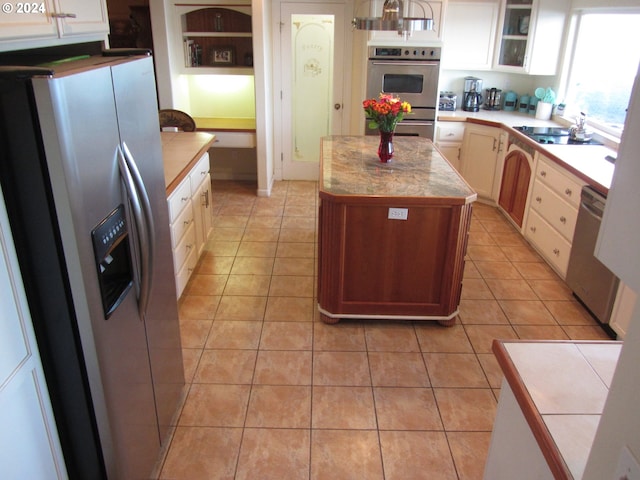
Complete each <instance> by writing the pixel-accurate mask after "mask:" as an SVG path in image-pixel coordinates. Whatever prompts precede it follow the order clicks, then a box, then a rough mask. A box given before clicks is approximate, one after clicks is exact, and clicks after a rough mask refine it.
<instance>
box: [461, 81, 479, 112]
mask: <svg viewBox="0 0 640 480" xmlns="http://www.w3.org/2000/svg"><path fill="white" fill-rule="evenodd" d="M481 91H482V80H481V79H479V78H477V77H465V78H464V96H463V100H462V109H463V110H464V111H465V112H477V111H479V110H480V105H482V95H481V94H480V92H481Z"/></svg>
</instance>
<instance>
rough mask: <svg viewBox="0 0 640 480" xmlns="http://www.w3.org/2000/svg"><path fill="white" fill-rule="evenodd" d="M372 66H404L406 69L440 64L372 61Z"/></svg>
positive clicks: (438, 63)
mask: <svg viewBox="0 0 640 480" xmlns="http://www.w3.org/2000/svg"><path fill="white" fill-rule="evenodd" d="M371 64H372V65H394V66H396V67H397V66H400V65H406V66H407V67H438V66H440V62H405V61H402V60H400V61H397V60H396V61H394V60H372V61H371Z"/></svg>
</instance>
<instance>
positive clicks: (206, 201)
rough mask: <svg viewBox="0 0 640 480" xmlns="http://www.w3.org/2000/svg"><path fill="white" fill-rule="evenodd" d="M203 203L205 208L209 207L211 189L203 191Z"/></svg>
mask: <svg viewBox="0 0 640 480" xmlns="http://www.w3.org/2000/svg"><path fill="white" fill-rule="evenodd" d="M202 205H204V207H205V208H209V190H206V191H204V192H202Z"/></svg>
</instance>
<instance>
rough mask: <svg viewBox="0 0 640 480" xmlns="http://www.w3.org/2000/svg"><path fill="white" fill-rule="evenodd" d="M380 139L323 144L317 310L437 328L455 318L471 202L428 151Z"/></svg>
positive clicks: (325, 315) (470, 194) (419, 142)
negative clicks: (386, 152) (381, 152)
mask: <svg viewBox="0 0 640 480" xmlns="http://www.w3.org/2000/svg"><path fill="white" fill-rule="evenodd" d="M378 142H379V139H378V137H376V136H329V137H325V138H323V139H322V145H321V154H320V157H321V158H320V159H321V165H320V180H319V195H320V211H319V225H318V232H319V237H318V241H319V250H318V307H319V312H320V316H321V319H322V320H323V321H324V322H325V323H336V322H338V321H339V320H340V319H342V318H366V319H391V320H436V321H438V322H440V323H441V324H444V325H452V324H453V323H455V317H456V315H457V314H458V305H459V301H460V292H461V288H462V275H463V271H464V256H465V251H466V247H467V237H468V230H469V224H470V221H471V206H472V203H473V202H474V201H475V200H476V198H477V195H476V193H475V192H474V191H473V190H472V189H471V187H469V185H468V184H467V183H466V182H465V181H464V179H463V178H462V177H461V176H460V175H459V174H458V173H457V172H456V171H455V169H454V168H453V167H452V166H451V164H449V162H447V160H445V158H444V157H443V156H442V155H441V154H440V152H439V151H438V149H437V148H436V147H435V146H434V145H433V143H432V142H431V141H430V140H428V139H425V138H419V137H396V138H395V139H394V146H395V155H394V158H393V160H392V161H391V162H390V163H386V164H385V163H381V162H380V160H379V159H378V157H377V147H378Z"/></svg>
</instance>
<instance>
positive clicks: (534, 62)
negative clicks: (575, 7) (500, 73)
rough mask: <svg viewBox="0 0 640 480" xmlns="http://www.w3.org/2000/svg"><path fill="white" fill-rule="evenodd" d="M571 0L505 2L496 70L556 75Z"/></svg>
mask: <svg viewBox="0 0 640 480" xmlns="http://www.w3.org/2000/svg"><path fill="white" fill-rule="evenodd" d="M569 7H570V0H503V2H502V11H501V16H500V24H499V25H500V26H499V31H498V32H499V33H498V48H497V50H496V58H495V67H496V68H497V69H499V70H504V71H512V72H518V73H529V74H532V75H555V74H556V72H557V68H558V60H559V55H560V51H561V48H559V46H560V45H562V40H563V32H564V29H565V23H566V21H567V18H568V12H569Z"/></svg>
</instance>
